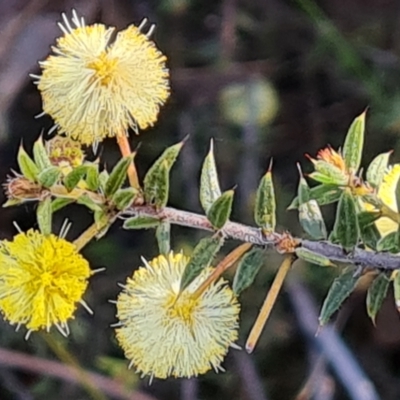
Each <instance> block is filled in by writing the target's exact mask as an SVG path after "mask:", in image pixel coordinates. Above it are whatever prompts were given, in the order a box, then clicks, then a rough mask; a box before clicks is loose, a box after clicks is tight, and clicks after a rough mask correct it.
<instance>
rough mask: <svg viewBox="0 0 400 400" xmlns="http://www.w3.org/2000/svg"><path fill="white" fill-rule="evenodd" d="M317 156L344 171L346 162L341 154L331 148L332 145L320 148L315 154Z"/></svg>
mask: <svg viewBox="0 0 400 400" xmlns="http://www.w3.org/2000/svg"><path fill="white" fill-rule="evenodd" d="M317 158H318V159H319V160H322V161H325V162H327V163H328V164H331V165H334V166H335V167H337V168H339V169H340V170H341V171H343V172H345V171H346V164H345V162H344V159H343V157H342V155H341V154H340V153H338V152H337V151H335V150H333V149H332V147H326V148H324V149H321V150H320V151H319V152H318V154H317Z"/></svg>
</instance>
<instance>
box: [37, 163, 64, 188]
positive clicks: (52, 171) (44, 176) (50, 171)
mask: <svg viewBox="0 0 400 400" xmlns="http://www.w3.org/2000/svg"><path fill="white" fill-rule="evenodd" d="M60 175H61V170H60V168H58V167H54V166H51V167H46V168H45V169H43V170H42V171H41V172H40V173H39V175H38V177H37V180H38V182H39V183H40V184H41V185H42V186H44V187H46V188H50V187H52V186H53V185H55V184H56V183H57V181H58V180H59V178H60Z"/></svg>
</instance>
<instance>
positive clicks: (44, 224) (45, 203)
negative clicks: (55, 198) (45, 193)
mask: <svg viewBox="0 0 400 400" xmlns="http://www.w3.org/2000/svg"><path fill="white" fill-rule="evenodd" d="M52 214H53V210H52V206H51V198H50V197H47V198H46V199H44V200H42V201H41V202H40V203H39V204H38V207H37V210H36V217H37V222H38V225H39V230H40V232H41V233H42V234H43V235H45V236H47V235H50V233H51V225H52Z"/></svg>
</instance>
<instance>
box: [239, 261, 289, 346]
mask: <svg viewBox="0 0 400 400" xmlns="http://www.w3.org/2000/svg"><path fill="white" fill-rule="evenodd" d="M294 260H295V257H294V255H293V254H288V255H287V256H286V257H285V258H284V260H283V262H282V264H281V265H280V267H279V269H278V272H277V274H276V276H275V279H274V282H273V283H272V286H271V288H270V289H269V291H268V294H267V297H266V298H265V301H264V304H263V306H262V307H261V310H260V313H259V314H258V317H257V319H256V322H255V323H254V325H253V328H252V330H251V332H250V335H249V337H248V339H247V342H246V351H247V352H248V353H252V352H253V350H254V348H255V347H256V344H257V342H258V339H259V338H260V335H261V332H262V331H263V329H264V326H265V323H266V322H267V320H268V317H269V315H270V314H271V310H272V308H273V306H274V304H275V301H276V298H277V297H278V294H279V292H280V290H281V287H282V285H283V281H284V280H285V278H286V275H287V273H288V272H289V270H290V267H291V266H292V264H293V261H294Z"/></svg>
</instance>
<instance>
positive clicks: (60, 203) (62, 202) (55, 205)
mask: <svg viewBox="0 0 400 400" xmlns="http://www.w3.org/2000/svg"><path fill="white" fill-rule="evenodd" d="M73 202H74V199H65V198H61V197H58V198H57V199H54V200H53V201H52V202H51V209H52V211H53V213H55V212H56V211H58V210H61V209H62V208H63V207H65V206H67V205H68V204H71V203H73Z"/></svg>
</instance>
